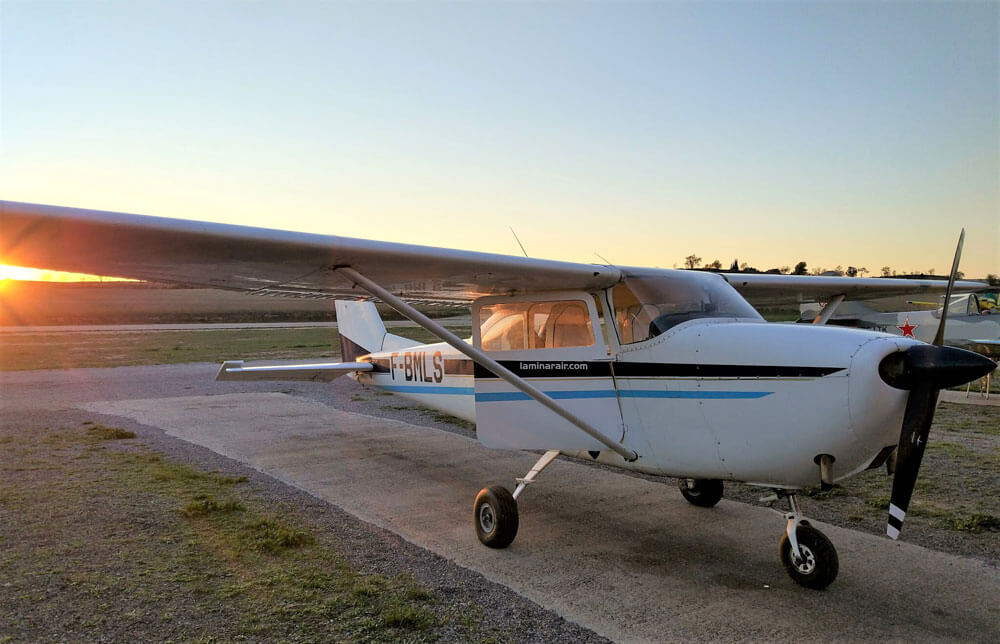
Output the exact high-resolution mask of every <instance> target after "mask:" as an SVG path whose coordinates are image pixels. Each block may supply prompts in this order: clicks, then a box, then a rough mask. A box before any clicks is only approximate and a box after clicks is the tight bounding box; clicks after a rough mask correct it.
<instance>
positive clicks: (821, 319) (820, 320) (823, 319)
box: [812, 293, 847, 324]
mask: <svg viewBox="0 0 1000 644" xmlns="http://www.w3.org/2000/svg"><path fill="white" fill-rule="evenodd" d="M845 297H847V295H846V294H845V293H841V294H840V295H834V296H833V297H831V298H830V301H829V302H827V303H826V306H824V307H823V310H822V311H820V312H819V315H817V316H816V319H814V320H813V322H812V323H813V324H826V323H827V322H829V321H830V318H831V317H833V312H834V311H836V310H837V307H838V306H840V304H841V302H843V301H844V298H845Z"/></svg>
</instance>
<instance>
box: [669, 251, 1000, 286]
mask: <svg viewBox="0 0 1000 644" xmlns="http://www.w3.org/2000/svg"><path fill="white" fill-rule="evenodd" d="M684 267H685V268H687V269H690V270H705V271H721V270H723V269H722V262H720V261H719V260H717V259H716V260H714V261H711V262H707V263H705V264H702V260H701V257H698V256H697V255H694V254H691V255H688V256H687V257H685V258H684ZM726 272H728V273H770V274H775V275H838V276H842V277H865V276H867V275H870V274H872V273H871V271H869V270H868V268H867V267H865V266H848V267H846V268H845V267H844V266H842V265H840V264H838V265H837V266H836V267H834V268H832V269H827V268H824V267H822V266H817V267H814V268H812V269H810V268H809V266H808V264H807V263H806V262H804V261H803V262H799V263H798V264H796V265H795V266H794V267H791V266H780V267H775V268H769V269H767V270H760V269H758V268H756V267H754V266H751V265H750V264H748V263H747V262H740V261H738V260H735V259H734V260H733V263H732V264H730V265H729V268H728V269H726ZM934 273H935V270H934V269H933V268H929V269H927V271H926V272H925V271H913V272H897V271H896V270H895V269H894V268H892V267H891V266H883V267H882V268H880V269H879V272H878V273H876V274H872V276H873V277H875V276H878V277H903V278H933V277H936V276H935V274H934ZM964 277H965V274H964V273H963V272H962V271H959V272H958V278H959V279H962V278H964ZM986 279H987V281H988V282H989V284H990V286H1000V277H998V276H997V275H996V274H994V273H990V274H989V275H987V276H986Z"/></svg>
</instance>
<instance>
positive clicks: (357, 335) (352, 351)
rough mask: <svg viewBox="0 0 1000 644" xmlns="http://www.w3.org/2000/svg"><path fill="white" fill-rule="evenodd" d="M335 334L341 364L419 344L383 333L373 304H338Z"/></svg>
mask: <svg viewBox="0 0 1000 644" xmlns="http://www.w3.org/2000/svg"><path fill="white" fill-rule="evenodd" d="M335 305H336V308H337V330H338V331H339V332H340V355H341V359H342V360H343V361H344V362H354V361H355V360H356V359H357V358H358V357H359V356H364V355H368V354H369V353H373V352H375V351H382V350H387V349H398V348H403V347H408V346H415V345H418V344H420V343H419V342H417V341H416V340H410V339H408V338H403V337H400V336H398V335H392V334H391V333H387V332H386V330H385V324H384V323H383V322H382V318H381V317H379V314H378V310H377V309H376V308H375V304H374V303H373V302H347V301H342V300H337V301H336V302H335Z"/></svg>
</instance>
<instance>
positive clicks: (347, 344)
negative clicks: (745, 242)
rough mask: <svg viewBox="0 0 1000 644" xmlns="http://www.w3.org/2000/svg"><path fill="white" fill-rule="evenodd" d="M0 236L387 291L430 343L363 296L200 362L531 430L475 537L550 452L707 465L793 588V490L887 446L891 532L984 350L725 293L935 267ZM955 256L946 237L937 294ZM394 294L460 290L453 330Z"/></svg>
mask: <svg viewBox="0 0 1000 644" xmlns="http://www.w3.org/2000/svg"><path fill="white" fill-rule="evenodd" d="M0 240H2V247H0V251H2V255H0V261H3V262H5V263H8V264H14V265H20V266H33V267H43V268H47V269H58V270H68V271H76V272H85V273H97V274H101V275H109V276H120V277H132V278H139V279H145V280H153V281H160V282H174V283H183V284H189V285H199V286H209V287H216V288H223V289H235V290H241V291H246V292H250V293H258V294H271V295H275V294H276V295H290V296H327V297H337V298H340V299H341V300H357V299H362V298H377V299H379V300H381V301H382V302H384V303H386V304H388V305H389V306H391V307H392V308H394V309H395V310H397V311H399V312H400V313H402V314H403V315H405V316H406V317H408V318H410V319H411V320H413V321H414V322H416V323H418V324H419V325H421V326H423V327H424V328H426V329H427V330H429V331H431V332H432V333H434V334H435V335H436V336H437V337H439V338H440V339H441V340H442V342H441V343H438V344H417V343H415V342H413V341H410V340H407V339H405V338H400V337H398V336H395V335H391V334H389V333H387V332H386V330H385V327H384V325H383V324H382V322H381V320H380V319H379V318H378V315H377V313H376V311H375V307H374V305H373V304H372V303H371V302H370V301H369V302H354V301H338V302H337V303H336V308H337V317H338V325H339V330H340V334H341V343H342V347H343V348H342V352H343V360H344V361H345V362H343V363H313V364H301V363H300V364H295V365H284V366H280V365H279V366H273V365H270V366H252V365H245V364H243V363H242V362H227V363H226V364H224V365H223V367H222V369H221V370H220V374H219V378H221V379H310V380H329V379H332V378H334V377H336V376H338V375H340V374H343V373H351V374H354V375H355V377H356V378H357V379H358V380H359V381H361V382H363V383H367V384H370V385H372V386H376V387H380V388H383V389H385V390H387V391H391V392H393V393H397V394H400V395H403V396H406V397H408V398H411V399H413V400H416V401H420V402H421V403H423V404H427V405H431V406H433V407H436V408H438V409H442V410H444V411H447V412H449V413H452V414H455V415H456V416H459V417H461V418H465V419H467V420H470V421H475V423H476V433H477V436H478V439H479V440H480V441H481V442H482V443H483V444H485V445H487V446H490V447H497V448H504V449H537V450H544V451H545V453H544V455H543V456H542V457H541V458H540V459H539V460H538V462H537V464H536V465H535V466H534V467H532V468H531V470H530V471H529V472H528V473H526V474H525V475H524V476H523V478H519V479H517V486H516V487H515V489H514V490H513V492H511V491H509V490H508V489H506V488H504V487H501V486H493V487H489V488H486V489H484V490H482V491H481V492H480V493H479V495H478V496H477V497H476V500H475V505H474V508H475V510H474V524H475V529H476V533H477V535H478V536H479V539H480V540H481V541H482V542H483V543H484V544H486V545H487V546H490V547H493V548H503V547H506V546H507V545H509V544H510V543H511V541H512V540H513V539H514V537H515V536H516V534H517V528H518V510H517V507H518V505H517V499H518V498H519V497H520V495H521V494H522V492H523V491H524V489H525V487H526V486H527V485H528V484H530V483H532V482H534V481H535V480H536V478H537V476H538V474H539V473H540V472H541V471H542V470H543V469H544V468H545V467H546V466H547V465H548V464H549V463H551V462H552V460H553V459H554V458H555V457H556V456H557V455H558V454H559V453H561V452H562V453H568V454H574V455H578V456H581V457H583V458H589V459H593V460H596V461H599V462H602V463H606V464H610V465H615V466H618V467H622V468H626V469H631V470H637V471H642V472H647V473H652V474H661V475H667V476H674V477H678V478H679V479H680V487H681V493H682V494H683V495H684V497H685V498H686V499H687V500H688V501H690V502H691V503H693V504H695V505H699V506H705V507H711V506H713V505H715V504H716V503H717V502H718V501H719V499H720V497H721V496H722V491H723V483H722V481H724V480H731V481H745V482H747V483H751V484H754V485H759V486H762V487H765V488H769V489H771V490H772V491H773V492H774V493H775V494H776V496H777V497H782V498H786V499H788V502H789V505H790V512H789V513H788V515H787V519H788V520H787V525H786V528H785V530H784V533H783V536H782V539H781V546H780V553H781V560H782V563H783V565H784V567H785V569H786V570H787V571H788V574H789V575H790V576H791V577H792V579H794V580H795V581H796V582H798V583H800V584H802V585H804V586H807V587H810V588H824V587H826V586H827V585H829V584H830V583H831V582H832V581H833V580H834V578H835V577H836V575H837V570H838V559H837V553H836V550H835V549H834V547H833V545H832V544H831V543H830V541H829V540H828V539H827V538H826V537H825V536H824V535H823V534H822V533H820V532H819V531H818V530H816V528H814V527H812V526H811V525H809V523H808V521H806V520H805V519H804V518H803V516H802V513H801V512H800V510H799V508H798V506H797V504H796V502H795V494H796V491H797V490H800V489H802V488H804V487H807V486H820V485H824V486H826V485H833V484H835V483H836V482H838V481H841V480H844V479H846V478H848V477H851V476H854V475H855V474H858V473H860V472H862V471H864V470H867V469H871V468H875V467H879V466H881V465H882V464H884V463H887V462H889V463H892V461H893V460H894V462H895V479H894V481H893V489H892V496H891V505H890V508H889V526H888V533H889V535H890V536H891V537H893V538H896V537H897V536H898V534H899V529H900V527H901V526H902V522H903V517H904V516H905V513H906V509H907V507H908V505H909V501H910V496H911V494H912V492H913V488H914V484H915V482H916V476H917V469H918V467H919V465H920V460H921V458H922V456H923V451H924V447H925V445H926V440H927V433H928V430H929V428H930V424H931V420H932V418H933V415H934V408H935V404H936V401H937V395H938V391H939V390H940V389H942V388H945V387H949V386H954V385H959V384H963V383H965V382H967V381H970V380H973V379H975V378H978V377H980V376H982V375H984V374H986V373H988V372H990V371H992V370H993V369H995V368H996V365H995V363H994V362H993V361H991V360H989V359H987V358H984V357H983V356H980V355H978V354H975V353H971V352H969V351H964V350H962V349H957V348H953V347H944V346H940V345H941V341H940V337H938V338H936V340H935V342H934V344H925V343H923V342H918V341H916V340H913V339H910V338H900V337H896V336H891V335H886V334H878V333H872V332H870V331H858V330H853V329H845V328H838V327H831V326H824V325H822V324H816V325H782V324H768V323H766V322H765V321H764V320H763V319H762V318H761V316H760V315H759V314H758V313H757V311H756V310H754V308H753V307H752V306H751V305H750V304H749V303H748V302H747V300H745V299H744V298H743V297H742V296H741V295H740V292H737V289H739V290H740V291H741V292H742V293H743V294H744V295H746V296H748V297H751V298H752V299H754V301H766V300H769V299H770V300H781V299H784V300H786V301H808V300H818V299H822V300H827V301H831V302H839V301H842V300H843V299H844V298H845V297H855V296H857V297H881V296H886V295H898V294H905V293H920V292H929V291H937V290H941V289H944V288H945V285H944V284H942V283H941V282H936V281H913V280H891V279H857V278H839V279H838V278H828V277H795V276H783V275H740V276H731V277H730V278H729V280H727V279H726V278H724V277H722V276H721V275H718V274H710V273H700V272H691V271H676V270H659V269H645V268H625V267H616V266H603V265H591V264H575V263H567V262H555V261H545V260H539V259H531V258H526V257H510V256H502V255H491V254H485V253H473V252H465V251H457V250H444V249H438V248H429V247H422V246H413V245H407V244H395V243H384V242H374V241H367V240H359V239H349V238H344V237H334V236H322V235H310V234H304V233H292V232H283V231H274V230H264V229H257V228H247V227H242V226H231V225H223V224H212V223H203V222H195V221H183V220H173V219H163V218H158V217H142V216H136V215H126V214H120V213H110V212H99V211H91V210H80V209H72V208H61V207H55V206H41V205H32V204H23V203H14V202H0ZM960 250H961V242H960V243H959V251H960ZM957 263H958V253H956V257H955V266H953V269H952V276H953V277H952V280H951V281H950V282H949V283H948V284H947V289H948V291H949V292H950V290H951V288H952V284H953V283H954V274H955V271H956V270H957ZM730 280H731V281H732V283H730ZM734 286H735V288H734ZM958 286H960V287H962V288H965V289H970V290H972V289H976V288H981V287H982V285H981V284H979V283H975V282H973V283H967V282H963V283H959V284H958ZM414 301H425V302H462V303H469V304H471V307H472V322H473V323H472V327H473V335H472V339H471V341H466V340H463V339H461V338H459V337H457V336H455V335H454V334H452V333H451V332H450V331H448V330H446V329H445V328H443V327H442V326H441V325H440V324H438V323H437V322H435V321H434V320H431V319H430V318H428V317H427V316H425V315H424V314H422V313H421V312H420V311H418V310H416V309H415V308H414V307H413V306H412V304H411V302H414ZM825 315H826V314H825V313H823V314H821V315H820V316H819V317H818V319H817V322H825V321H826V320H825V319H823V318H824V316H825ZM945 317H946V315H944V316H942V321H941V325H940V328H939V331H938V336H941V334H942V332H943V327H944V318H945Z"/></svg>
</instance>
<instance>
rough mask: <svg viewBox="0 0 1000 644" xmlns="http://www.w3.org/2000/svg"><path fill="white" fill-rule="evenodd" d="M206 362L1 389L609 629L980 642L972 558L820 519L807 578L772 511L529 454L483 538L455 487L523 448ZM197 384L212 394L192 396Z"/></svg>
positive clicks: (658, 637) (999, 608) (999, 613)
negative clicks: (322, 506)
mask: <svg viewBox="0 0 1000 644" xmlns="http://www.w3.org/2000/svg"><path fill="white" fill-rule="evenodd" d="M215 369H216V366H215V365H178V366H161V367H140V368H123V369H93V370H73V371H67V372H57V371H45V372H21V373H12V374H0V384H2V386H3V390H4V405H5V406H14V407H30V406H31V405H55V406H58V407H62V408H80V407H82V408H86V409H89V410H91V411H94V412H100V413H104V414H111V415H119V416H125V417H128V418H132V419H136V420H138V421H139V422H141V423H143V424H146V425H151V426H154V427H159V428H161V429H163V430H164V431H165V432H167V433H169V434H171V435H174V436H177V437H179V438H182V439H184V440H188V441H192V442H195V443H198V444H201V445H205V446H207V447H209V448H211V449H213V450H215V451H217V452H220V453H222V454H225V455H228V456H230V457H232V458H235V459H239V460H241V461H244V462H246V463H249V464H251V465H252V466H253V467H256V468H258V469H260V470H262V471H265V472H267V473H269V474H271V475H272V476H275V477H276V478H279V479H280V480H283V481H285V482H287V483H289V484H292V485H295V486H297V487H300V488H302V489H305V490H307V491H309V492H311V493H312V494H314V495H316V496H318V497H320V498H323V499H326V500H327V501H329V502H330V503H332V504H335V505H337V506H339V507H341V508H343V509H345V510H347V511H348V512H350V513H351V514H353V515H355V516H358V517H359V518H361V519H364V520H366V521H369V522H371V523H374V524H376V525H379V526H382V527H385V528H387V529H389V530H391V531H393V532H396V533H398V534H400V535H401V536H403V537H404V538H406V539H407V540H409V541H411V542H413V543H415V544H417V545H420V546H422V547H424V548H427V549H429V550H432V551H434V552H436V553H438V554H440V555H441V556H443V557H445V558H447V559H449V560H452V561H455V562H457V563H459V564H460V565H463V566H466V567H468V568H471V569H473V570H476V571H478V572H480V573H482V574H483V575H485V576H486V577H488V578H490V579H493V580H495V581H497V582H499V583H502V584H504V585H507V586H509V587H511V588H513V589H514V590H516V591H517V592H519V593H521V594H523V595H525V596H527V597H529V598H531V599H533V600H535V601H537V602H538V603H540V604H542V605H543V606H546V607H548V608H550V609H552V610H555V611H556V612H557V613H559V614H562V615H564V616H565V617H566V618H567V619H570V620H571V621H574V622H576V623H579V624H581V625H584V626H586V627H589V628H591V629H593V630H595V631H596V632H598V633H600V634H602V635H605V636H607V637H610V638H612V639H615V640H621V641H665V640H691V641H695V640H697V641H706V640H713V639H724V640H732V639H751V640H815V639H823V640H827V639H840V640H843V639H848V640H862V639H865V640H871V639H878V640H907V641H942V640H965V641H969V640H982V641H989V640H993V639H994V638H995V636H996V634H997V632H998V628H1000V626H998V625H1000V571H998V570H997V569H995V568H989V567H986V566H985V565H984V564H983V563H982V562H980V561H977V560H974V559H965V558H960V557H954V556H951V555H946V554H942V553H938V552H935V551H931V550H927V549H924V548H920V547H918V546H913V545H911V544H907V543H894V542H891V541H888V540H887V539H885V538H879V537H875V536H870V535H865V534H861V533H857V532H853V531H849V530H844V529H839V528H836V527H833V526H823V527H822V528H823V530H824V531H825V532H826V533H827V535H828V536H829V537H830V538H831V539H832V540H833V542H834V543H835V544H836V546H837V548H838V551H839V553H840V558H841V572H840V577H839V578H838V580H837V581H836V582H835V583H834V585H833V586H831V587H830V589H828V590H827V591H826V592H822V593H817V592H813V591H807V590H804V589H801V588H799V587H798V586H796V585H794V584H793V583H792V582H791V581H790V580H789V579H788V578H787V576H786V575H785V573H784V571H783V570H782V569H781V567H780V564H779V563H778V560H777V556H776V550H777V547H776V546H777V541H778V538H779V536H780V532H781V530H782V528H783V523H784V522H783V521H782V519H781V518H780V517H778V516H777V515H775V514H774V513H773V512H771V511H769V510H767V509H763V508H757V507H751V506H747V505H743V504H739V503H731V502H726V501H723V502H722V503H721V504H720V505H719V507H717V508H715V509H714V510H703V509H699V508H695V507H692V506H690V505H688V504H687V503H686V502H684V501H683V500H682V499H681V498H680V496H679V495H677V494H676V493H674V491H673V490H671V489H669V488H667V487H665V486H663V485H660V484H657V483H652V482H649V481H645V480H642V479H638V478H634V477H629V476H624V475H621V474H618V473H615V472H613V471H608V470H604V469H599V468H594V467H589V466H586V465H582V464H578V463H573V462H565V461H557V462H556V463H555V464H553V465H552V466H551V467H550V468H549V469H548V470H546V471H545V473H544V474H543V475H542V477H541V479H540V480H539V482H538V483H537V484H536V485H535V486H534V487H532V488H531V489H529V490H528V491H527V493H526V494H525V496H524V497H522V501H521V530H520V533H519V535H518V538H517V540H516V541H515V542H514V544H513V545H512V546H511V547H510V548H509V549H507V550H504V551H494V550H490V549H488V548H485V547H483V546H481V545H480V544H479V542H478V541H477V539H476V537H475V534H474V532H473V529H472V518H471V506H472V500H473V497H474V496H475V493H476V491H477V490H478V489H479V488H480V487H482V486H483V485H485V484H489V483H495V482H501V483H509V482H510V480H511V479H512V477H513V476H520V475H523V473H524V472H526V471H527V469H528V468H529V467H530V465H531V464H532V463H533V462H534V460H535V458H536V457H535V456H534V455H531V454H525V453H517V452H514V453H512V452H502V451H494V450H487V449H485V448H483V447H481V446H480V445H478V443H476V442H475V441H474V440H471V439H469V438H467V437H464V436H461V435H458V434H455V433H451V432H444V431H440V430H435V429H430V428H427V427H421V426H416V425H411V424H407V423H403V422H398V421H393V420H387V419H376V418H372V417H370V416H365V415H359V414H352V413H348V412H344V411H341V410H337V409H333V408H331V407H330V406H328V405H326V404H323V403H322V402H319V401H317V400H312V399H309V398H307V397H301V396H291V395H286V394H276V393H268V392H267V391H266V390H265V389H263V388H256V385H257V383H254V384H255V388H254V389H253V390H247V389H246V387H245V385H244V383H213V382H211V379H212V377H213V376H214V372H215ZM203 384H204V386H203ZM234 385H236V386H237V387H234ZM272 386H273V385H272ZM240 387H242V388H240ZM275 388H276V387H275ZM185 390H186V391H185ZM204 391H209V392H211V393H212V394H214V395H209V396H205V395H194V394H197V393H200V392H204ZM234 391H241V392H242V393H232V392H234Z"/></svg>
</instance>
